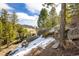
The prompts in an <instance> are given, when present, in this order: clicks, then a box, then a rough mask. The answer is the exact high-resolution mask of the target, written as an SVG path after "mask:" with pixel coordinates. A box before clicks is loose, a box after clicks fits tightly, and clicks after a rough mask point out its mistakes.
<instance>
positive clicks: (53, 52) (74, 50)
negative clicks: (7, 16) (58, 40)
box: [25, 40, 79, 56]
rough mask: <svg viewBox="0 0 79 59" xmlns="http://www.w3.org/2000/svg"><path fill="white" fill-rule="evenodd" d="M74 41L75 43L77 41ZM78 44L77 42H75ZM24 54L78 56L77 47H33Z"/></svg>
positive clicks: (78, 50) (78, 49)
mask: <svg viewBox="0 0 79 59" xmlns="http://www.w3.org/2000/svg"><path fill="white" fill-rule="evenodd" d="M78 42H79V40H78V41H76V43H78ZM77 45H79V44H77ZM25 56H79V48H71V49H62V48H61V47H58V48H56V49H54V48H52V47H49V48H46V49H42V48H34V49H32V51H31V53H29V54H28V55H25Z"/></svg>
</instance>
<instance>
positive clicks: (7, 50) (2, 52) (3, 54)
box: [0, 44, 18, 56]
mask: <svg viewBox="0 0 79 59" xmlns="http://www.w3.org/2000/svg"><path fill="white" fill-rule="evenodd" d="M17 46H18V44H14V45H11V46H9V47H8V48H5V49H3V50H1V51H0V56H5V54H6V53H7V52H9V51H11V50H14V49H15V48H16V47H17Z"/></svg>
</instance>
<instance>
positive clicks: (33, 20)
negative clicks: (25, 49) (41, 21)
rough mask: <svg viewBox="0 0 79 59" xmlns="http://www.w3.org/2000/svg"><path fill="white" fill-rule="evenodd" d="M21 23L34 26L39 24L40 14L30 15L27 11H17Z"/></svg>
mask: <svg viewBox="0 0 79 59" xmlns="http://www.w3.org/2000/svg"><path fill="white" fill-rule="evenodd" d="M16 14H17V16H18V19H19V23H20V24H27V25H32V26H37V20H38V16H37V15H35V16H29V15H27V14H25V13H16Z"/></svg>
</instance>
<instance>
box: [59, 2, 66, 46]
mask: <svg viewBox="0 0 79 59" xmlns="http://www.w3.org/2000/svg"><path fill="white" fill-rule="evenodd" d="M65 24H66V3H62V4H61V20H60V46H62V45H63V43H64V40H65Z"/></svg>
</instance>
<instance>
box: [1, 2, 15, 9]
mask: <svg viewBox="0 0 79 59" xmlns="http://www.w3.org/2000/svg"><path fill="white" fill-rule="evenodd" d="M2 8H3V9H8V10H14V9H13V8H11V7H10V6H8V5H7V4H5V3H0V9H2Z"/></svg>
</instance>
